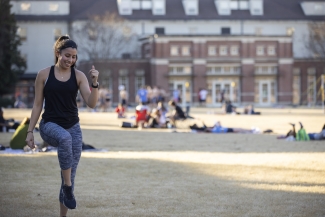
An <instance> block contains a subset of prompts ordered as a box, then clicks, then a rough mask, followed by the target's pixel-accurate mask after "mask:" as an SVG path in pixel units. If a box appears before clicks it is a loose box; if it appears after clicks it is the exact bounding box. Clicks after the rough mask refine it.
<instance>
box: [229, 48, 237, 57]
mask: <svg viewBox="0 0 325 217" xmlns="http://www.w3.org/2000/svg"><path fill="white" fill-rule="evenodd" d="M230 54H231V55H232V56H238V55H239V48H238V46H231V47H230Z"/></svg>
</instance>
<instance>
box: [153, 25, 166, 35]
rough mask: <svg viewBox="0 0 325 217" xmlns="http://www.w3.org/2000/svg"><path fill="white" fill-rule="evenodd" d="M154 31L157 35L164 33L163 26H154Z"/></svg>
mask: <svg viewBox="0 0 325 217" xmlns="http://www.w3.org/2000/svg"><path fill="white" fill-rule="evenodd" d="M155 33H156V34H159V35H164V34H165V28H164V27H156V29H155Z"/></svg>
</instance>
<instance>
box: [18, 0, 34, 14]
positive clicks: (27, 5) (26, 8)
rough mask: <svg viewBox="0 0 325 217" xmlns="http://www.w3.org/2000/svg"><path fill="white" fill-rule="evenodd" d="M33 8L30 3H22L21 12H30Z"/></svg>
mask: <svg viewBox="0 0 325 217" xmlns="http://www.w3.org/2000/svg"><path fill="white" fill-rule="evenodd" d="M31 6H32V5H31V3H29V2H22V3H21V4H20V11H22V12H28V11H30V8H31Z"/></svg>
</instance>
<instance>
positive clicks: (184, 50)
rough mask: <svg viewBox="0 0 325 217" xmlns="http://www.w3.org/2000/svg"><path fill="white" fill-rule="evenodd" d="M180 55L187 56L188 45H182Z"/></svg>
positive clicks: (188, 53) (188, 52)
mask: <svg viewBox="0 0 325 217" xmlns="http://www.w3.org/2000/svg"><path fill="white" fill-rule="evenodd" d="M182 55H183V56H189V55H190V47H188V46H184V47H182Z"/></svg>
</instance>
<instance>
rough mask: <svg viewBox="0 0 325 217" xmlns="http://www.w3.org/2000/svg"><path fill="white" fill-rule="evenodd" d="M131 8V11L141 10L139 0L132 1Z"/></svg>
mask: <svg viewBox="0 0 325 217" xmlns="http://www.w3.org/2000/svg"><path fill="white" fill-rule="evenodd" d="M131 6H132V9H133V10H139V9H141V1H139V0H132V2H131Z"/></svg>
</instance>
